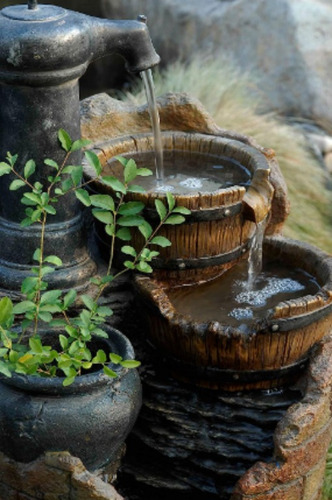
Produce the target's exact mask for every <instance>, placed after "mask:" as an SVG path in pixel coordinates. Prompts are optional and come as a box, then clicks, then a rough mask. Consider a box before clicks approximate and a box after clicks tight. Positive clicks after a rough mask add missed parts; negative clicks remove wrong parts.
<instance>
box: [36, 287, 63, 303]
mask: <svg viewBox="0 0 332 500" xmlns="http://www.w3.org/2000/svg"><path fill="white" fill-rule="evenodd" d="M61 293H62V291H61V290H50V291H48V292H44V293H43V294H42V296H41V298H40V303H41V304H45V303H49V304H54V303H55V301H57V300H58V298H59V297H60V296H61Z"/></svg>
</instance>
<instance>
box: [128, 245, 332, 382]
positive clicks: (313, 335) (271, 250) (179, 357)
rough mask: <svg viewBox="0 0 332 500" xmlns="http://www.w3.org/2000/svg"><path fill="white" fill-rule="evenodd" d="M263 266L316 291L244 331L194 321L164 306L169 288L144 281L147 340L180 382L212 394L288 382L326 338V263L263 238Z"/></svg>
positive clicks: (331, 297) (329, 301) (330, 298)
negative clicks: (299, 278)
mask: <svg viewBox="0 0 332 500" xmlns="http://www.w3.org/2000/svg"><path fill="white" fill-rule="evenodd" d="M264 254H265V256H266V258H267V259H268V260H271V261H277V262H280V263H282V264H284V265H287V266H291V267H293V268H294V267H296V268H300V269H302V270H303V271H306V272H307V273H310V274H311V275H312V276H313V277H314V278H315V279H316V280H317V282H318V284H319V285H320V289H319V291H318V292H317V293H316V294H315V295H306V296H303V297H300V298H297V299H292V300H288V301H285V302H282V303H279V304H278V305H277V306H276V307H275V308H274V309H273V310H272V311H267V312H266V316H265V317H264V318H263V319H261V320H260V321H259V322H258V323H257V324H255V330H254V331H250V332H249V333H248V332H244V331H241V330H240V329H237V328H234V327H230V326H229V325H228V324H221V323H219V322H217V321H204V322H203V321H202V322H198V321H194V320H193V318H192V317H191V316H188V315H182V314H180V313H179V312H178V311H177V310H176V309H175V307H174V305H173V303H172V302H171V300H170V297H169V295H170V292H171V290H172V289H171V288H170V287H169V285H166V284H165V283H160V282H157V281H156V280H153V279H151V278H148V277H145V276H138V277H137V278H136V286H137V290H138V293H139V295H140V298H141V301H142V310H143V308H146V318H147V322H148V328H147V336H148V338H149V340H150V341H151V342H152V344H153V345H154V346H155V347H156V349H157V352H160V353H162V354H164V355H166V357H167V362H166V364H167V365H168V367H169V368H170V370H171V372H172V374H173V375H174V376H175V377H177V378H179V379H180V380H183V381H186V382H190V383H194V384H196V385H199V386H204V387H209V388H212V389H226V390H230V391H232V390H241V389H252V388H260V389H261V388H271V387H276V386H280V385H284V384H288V383H290V382H292V381H294V380H295V379H296V378H297V377H298V376H299V374H300V373H301V369H302V368H304V366H305V363H306V360H307V359H308V356H309V353H310V349H311V348H312V347H313V345H314V344H315V343H316V342H317V341H319V340H320V339H321V338H322V337H324V336H325V335H326V334H328V333H329V332H330V331H331V318H332V257H331V256H329V255H327V254H325V253H324V252H322V251H320V250H318V249H317V248H315V247H313V246H311V245H307V244H304V243H302V242H298V241H293V240H288V239H284V238H281V237H269V238H266V239H265V243H264Z"/></svg>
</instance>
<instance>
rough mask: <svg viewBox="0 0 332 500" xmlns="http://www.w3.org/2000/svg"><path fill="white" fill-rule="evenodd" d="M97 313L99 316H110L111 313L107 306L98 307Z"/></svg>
mask: <svg viewBox="0 0 332 500" xmlns="http://www.w3.org/2000/svg"><path fill="white" fill-rule="evenodd" d="M97 313H98V314H99V315H100V316H112V314H113V311H112V309H111V308H110V307H108V306H99V307H98V309H97Z"/></svg>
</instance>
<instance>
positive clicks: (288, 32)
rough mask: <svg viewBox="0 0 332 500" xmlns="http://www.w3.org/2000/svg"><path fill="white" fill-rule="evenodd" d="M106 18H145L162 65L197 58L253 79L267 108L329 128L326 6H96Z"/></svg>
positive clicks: (178, 0) (312, 2)
mask: <svg viewBox="0 0 332 500" xmlns="http://www.w3.org/2000/svg"><path fill="white" fill-rule="evenodd" d="M101 9H102V13H103V15H105V16H106V17H111V18H132V17H135V16H136V15H137V14H140V13H145V14H146V15H147V16H148V24H149V28H150V32H151V37H152V39H153V42H154V44H155V47H156V49H157V51H158V52H159V53H160V55H161V57H162V60H163V61H164V63H165V62H166V63H168V62H170V61H172V60H174V59H176V58H179V57H180V58H184V59H188V58H190V57H191V56H192V55H194V54H196V53H197V52H198V51H201V52H203V53H204V52H206V53H213V54H215V56H216V57H218V54H223V55H225V54H226V55H228V56H229V57H230V58H231V59H232V60H234V61H235V63H236V64H237V65H238V66H239V67H240V68H243V70H246V71H251V72H253V73H254V74H255V75H256V76H257V77H258V81H259V87H260V88H259V91H260V92H263V93H265V94H266V107H267V109H269V110H271V109H274V110H277V111H279V112H282V113H284V114H287V115H292V116H300V117H305V118H308V119H312V120H315V121H321V120H324V121H327V122H328V123H331V122H332V87H331V85H330V83H329V82H330V81H331V80H332V4H331V2H330V1H329V0H302V1H301V2H299V1H298V0H279V1H278V2H271V1H269V0H251V1H250V2H248V1H247V0H228V1H227V0H222V1H220V0H205V1H204V2H202V1H201V0H191V1H190V2H183V1H182V0H163V1H159V2H156V1H155V0H101Z"/></svg>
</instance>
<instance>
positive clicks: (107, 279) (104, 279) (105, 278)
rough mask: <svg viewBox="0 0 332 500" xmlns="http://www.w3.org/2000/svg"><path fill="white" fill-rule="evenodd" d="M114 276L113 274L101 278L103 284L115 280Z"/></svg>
mask: <svg viewBox="0 0 332 500" xmlns="http://www.w3.org/2000/svg"><path fill="white" fill-rule="evenodd" d="M113 278H114V276H113V275H112V274H110V275H106V276H103V277H102V279H101V280H100V282H101V284H102V285H105V284H106V283H111V281H113Z"/></svg>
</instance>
